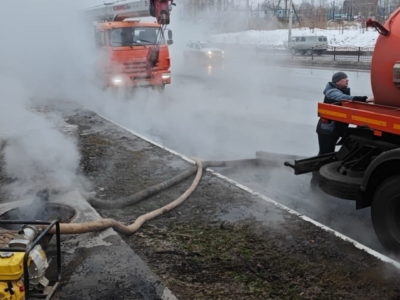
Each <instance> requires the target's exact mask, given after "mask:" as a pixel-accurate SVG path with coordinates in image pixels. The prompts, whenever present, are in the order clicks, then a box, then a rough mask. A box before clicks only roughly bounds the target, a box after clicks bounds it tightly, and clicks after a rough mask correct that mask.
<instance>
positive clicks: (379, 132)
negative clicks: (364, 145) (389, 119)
mask: <svg viewBox="0 0 400 300" xmlns="http://www.w3.org/2000/svg"><path fill="white" fill-rule="evenodd" d="M374 135H375V136H382V131H378V130H374Z"/></svg>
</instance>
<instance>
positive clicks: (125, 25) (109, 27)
mask: <svg viewBox="0 0 400 300" xmlns="http://www.w3.org/2000/svg"><path fill="white" fill-rule="evenodd" d="M96 44H97V46H98V47H100V49H101V52H102V53H103V54H105V55H107V56H108V59H106V60H102V63H101V64H102V66H101V68H103V70H104V72H100V73H101V74H102V77H103V78H102V82H103V85H104V86H105V87H139V86H152V87H158V88H161V89H162V88H164V87H165V85H166V84H170V83H171V72H170V55H169V49H168V43H167V39H166V37H165V36H164V30H163V29H162V27H161V25H160V24H158V23H145V22H141V21H139V20H130V21H114V22H99V23H97V24H96Z"/></svg>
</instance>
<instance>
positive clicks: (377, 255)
mask: <svg viewBox="0 0 400 300" xmlns="http://www.w3.org/2000/svg"><path fill="white" fill-rule="evenodd" d="M98 115H99V116H100V117H101V118H103V119H104V120H106V121H108V122H110V123H112V124H115V125H116V126H119V127H120V128H122V129H124V130H126V131H127V132H130V133H132V134H133V135H135V136H137V137H139V138H141V139H143V140H145V141H147V142H149V143H150V144H153V145H154V146H157V147H160V148H161V149H163V150H165V151H168V152H170V153H171V154H174V155H176V156H178V157H180V158H182V159H183V160H185V161H187V162H189V163H191V164H193V165H194V164H196V162H195V161H194V160H193V159H191V158H189V157H187V156H185V155H183V154H181V153H179V152H176V151H174V150H172V149H169V148H167V147H165V146H163V145H160V144H159V143H157V142H154V141H152V140H150V139H149V138H147V137H145V136H143V135H141V134H138V133H136V132H134V131H133V130H131V129H129V128H127V127H125V126H123V125H121V124H119V123H117V122H114V121H112V120H110V119H108V118H107V117H105V116H103V115H100V114H98ZM206 171H208V172H210V173H212V174H214V175H215V176H217V177H219V178H221V179H224V180H225V181H227V182H229V183H231V184H233V185H235V186H236V187H238V188H240V189H242V190H244V191H246V192H249V193H250V194H252V195H254V196H257V197H260V198H261V199H262V200H264V201H266V202H268V203H271V204H273V205H275V206H276V207H278V208H280V209H282V210H284V211H286V212H288V213H290V214H292V215H295V216H297V217H299V218H300V219H302V220H304V221H306V222H309V223H311V224H313V225H315V226H317V227H319V228H321V229H322V230H324V231H326V232H329V233H333V234H334V235H335V236H336V237H338V238H340V239H341V240H343V241H346V242H349V243H351V244H352V245H353V246H354V247H356V248H357V249H360V250H362V251H364V252H366V253H368V254H370V255H372V256H374V257H375V258H377V259H379V260H381V261H383V262H386V263H388V264H391V265H392V266H394V267H396V268H397V269H400V262H397V261H396V260H394V259H392V258H390V257H388V256H386V255H384V254H382V253H379V252H378V251H375V250H373V249H372V248H370V247H368V246H366V245H364V244H361V243H360V242H358V241H356V240H354V239H352V238H350V237H348V236H346V235H344V234H342V233H340V232H338V231H336V230H335V229H333V228H330V227H328V226H326V225H324V224H322V223H320V222H318V221H316V220H314V219H312V218H310V217H307V216H305V215H303V214H301V213H299V212H298V211H296V210H294V209H291V208H289V207H287V206H286V205H283V204H281V203H279V202H276V201H275V200H273V199H271V198H269V197H267V196H265V195H263V194H260V193H258V192H256V191H253V190H252V189H250V188H249V187H247V186H245V185H243V184H241V183H238V182H236V181H234V180H233V179H231V178H228V177H226V176H225V175H222V174H220V173H218V172H216V171H214V170H212V169H210V168H207V169H206Z"/></svg>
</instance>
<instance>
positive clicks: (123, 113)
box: [97, 57, 382, 251]
mask: <svg viewBox="0 0 400 300" xmlns="http://www.w3.org/2000/svg"><path fill="white" fill-rule="evenodd" d="M235 61H236V62H240V64H239V63H232V64H230V65H228V64H226V65H225V67H224V69H223V70H216V72H215V73H213V74H211V75H210V74H207V71H206V70H202V71H199V70H196V72H193V70H190V69H189V68H188V67H187V66H185V68H183V64H182V65H179V64H178V66H177V69H175V70H173V71H174V74H175V76H174V81H173V84H172V85H171V86H168V87H167V88H166V90H165V92H164V93H163V94H162V95H160V94H158V93H156V92H153V91H150V90H144V91H142V92H137V93H136V94H135V95H134V99H133V100H132V99H131V100H127V99H122V100H121V99H114V100H113V102H112V103H110V102H106V104H104V105H103V106H102V107H101V108H100V107H97V110H100V113H102V114H103V115H105V116H107V117H108V118H110V119H112V120H115V121H117V122H119V123H120V124H122V125H124V126H126V127H127V128H130V129H131V130H133V131H135V132H137V133H140V134H143V135H145V136H147V137H149V138H151V139H153V140H155V141H157V142H159V143H161V144H163V145H165V146H167V147H169V148H171V149H174V150H176V151H178V152H180V153H183V154H185V155H187V156H191V157H199V158H202V159H238V158H252V157H255V153H256V151H260V150H261V151H268V152H274V153H281V154H294V155H300V156H313V155H315V154H316V153H317V151H318V147H317V136H316V133H315V125H316V122H317V116H316V106H317V102H318V101H321V100H322V99H323V96H322V89H323V87H324V86H325V84H326V82H327V81H329V79H330V78H331V76H332V74H333V73H334V72H335V70H332V69H331V70H326V69H317V68H314V69H305V68H287V67H278V66H276V65H273V64H271V65H269V64H267V63H265V61H263V62H262V63H260V62H258V61H257V60H256V59H254V60H253V61H252V60H251V59H249V60H246V59H244V58H240V57H238V59H236V60H235ZM183 69H184V70H185V71H182V70H183ZM345 71H346V70H345ZM346 73H347V74H348V76H349V79H350V86H351V89H352V94H353V95H371V88H370V83H369V73H368V72H365V71H359V72H356V71H346ZM221 172H222V173H224V174H226V175H228V176H229V177H231V178H233V179H234V180H236V181H238V182H240V183H243V184H245V185H247V186H249V187H250V188H252V189H254V190H255V191H258V192H260V193H262V194H265V195H267V196H269V197H271V198H273V199H275V200H277V201H279V202H281V203H283V204H284V205H287V206H289V207H290V208H292V209H295V210H297V211H299V212H301V213H303V214H305V215H307V216H309V217H311V218H314V219H316V220H317V221H319V222H321V223H323V224H325V225H327V226H330V227H332V228H334V229H336V230H338V231H340V232H341V233H343V234H345V235H348V236H350V237H352V238H355V239H356V240H358V241H360V242H361V243H364V244H366V245H368V246H370V247H372V248H374V249H376V250H378V251H382V248H381V246H380V245H379V242H378V241H377V239H376V237H375V234H374V232H373V229H372V225H371V222H370V215H369V214H370V212H369V209H364V210H359V211H357V210H355V204H354V202H351V201H346V200H341V199H337V198H333V197H330V196H327V195H325V194H323V193H322V192H320V191H319V190H318V189H315V188H312V187H311V186H310V177H309V176H308V175H301V176H295V175H293V172H292V171H291V170H290V169H288V168H285V167H283V166H282V165H278V166H276V165H275V166H273V167H268V166H259V167H247V168H240V169H229V170H221Z"/></svg>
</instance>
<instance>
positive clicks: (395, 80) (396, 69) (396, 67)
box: [393, 62, 400, 88]
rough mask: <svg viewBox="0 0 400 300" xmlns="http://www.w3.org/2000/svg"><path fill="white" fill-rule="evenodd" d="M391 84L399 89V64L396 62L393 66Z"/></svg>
mask: <svg viewBox="0 0 400 300" xmlns="http://www.w3.org/2000/svg"><path fill="white" fill-rule="evenodd" d="M393 83H394V84H395V86H397V87H398V88H400V62H396V63H395V64H394V66H393Z"/></svg>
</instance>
